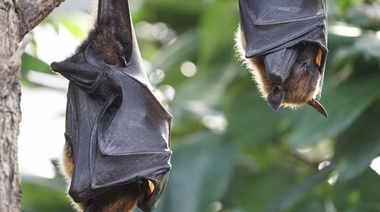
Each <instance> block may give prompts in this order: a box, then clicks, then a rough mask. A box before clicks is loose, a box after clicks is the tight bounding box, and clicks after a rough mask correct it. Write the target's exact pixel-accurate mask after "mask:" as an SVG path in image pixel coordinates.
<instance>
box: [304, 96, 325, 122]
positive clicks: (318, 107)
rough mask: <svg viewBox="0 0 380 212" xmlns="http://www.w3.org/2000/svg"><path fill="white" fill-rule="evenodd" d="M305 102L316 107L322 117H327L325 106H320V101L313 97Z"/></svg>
mask: <svg viewBox="0 0 380 212" xmlns="http://www.w3.org/2000/svg"><path fill="white" fill-rule="evenodd" d="M307 104H309V105H310V106H312V107H313V108H314V109H316V110H317V111H318V112H319V113H320V114H322V115H323V116H324V117H326V118H327V116H328V115H327V112H326V110H325V108H324V107H323V106H322V104H321V103H319V102H318V101H317V100H315V99H312V100H310V101H309V102H308V103H307Z"/></svg>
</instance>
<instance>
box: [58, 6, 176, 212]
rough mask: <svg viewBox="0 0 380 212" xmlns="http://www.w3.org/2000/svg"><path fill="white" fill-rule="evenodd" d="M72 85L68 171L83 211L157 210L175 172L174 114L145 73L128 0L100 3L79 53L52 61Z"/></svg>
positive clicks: (66, 156)
mask: <svg viewBox="0 0 380 212" xmlns="http://www.w3.org/2000/svg"><path fill="white" fill-rule="evenodd" d="M51 67H52V69H53V70H54V71H55V72H58V73H60V74H61V75H63V76H64V77H66V78H67V79H69V80H70V83H69V88H68V94H67V99H68V100H67V113H66V132H65V138H66V143H65V147H64V154H63V160H62V161H63V162H62V167H63V172H64V173H65V174H66V178H67V182H68V184H69V195H70V196H71V198H72V199H73V200H74V202H76V203H78V204H77V207H78V210H81V211H105V212H106V211H131V210H132V209H133V208H134V207H135V205H136V204H137V205H138V206H139V207H140V208H141V209H142V210H144V211H151V210H153V209H154V208H155V207H156V204H157V202H158V200H159V198H160V196H161V194H162V192H163V190H164V188H165V186H166V183H167V180H168V175H169V172H170V169H171V165H170V157H171V154H172V152H171V150H170V148H169V145H170V127H171V119H172V116H171V115H170V114H169V113H168V112H167V111H166V110H165V108H164V107H163V106H162V105H161V104H160V102H159V101H158V100H157V99H156V97H155V95H154V92H153V89H152V86H151V85H150V83H149V81H148V79H147V77H146V75H145V73H144V71H143V69H142V61H141V56H140V52H139V49H138V45H137V41H136V37H135V34H134V31H133V26H132V22H131V20H130V14H129V7H128V1H127V0H99V4H98V17H97V21H96V24H95V27H94V29H93V30H92V31H91V32H90V33H89V36H88V38H87V39H86V40H85V41H84V42H83V43H82V44H81V45H80V46H79V48H78V49H77V51H76V53H75V54H74V55H73V56H71V57H70V58H68V59H66V60H64V61H62V62H58V63H57V62H54V63H52V64H51Z"/></svg>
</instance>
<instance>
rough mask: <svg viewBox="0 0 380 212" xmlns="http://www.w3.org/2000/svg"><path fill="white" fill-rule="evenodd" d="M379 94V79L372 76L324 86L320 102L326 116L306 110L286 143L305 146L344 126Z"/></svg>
mask: <svg viewBox="0 0 380 212" xmlns="http://www.w3.org/2000/svg"><path fill="white" fill-rule="evenodd" d="M379 95H380V83H379V80H378V79H376V78H374V77H372V78H367V79H360V80H359V79H357V80H351V81H347V82H345V83H343V84H342V85H341V86H339V87H337V88H336V89H327V90H325V92H324V95H323V96H322V99H321V103H322V104H323V105H324V106H325V108H326V110H327V112H328V113H329V116H328V117H327V118H324V117H322V116H321V115H320V114H318V113H316V112H315V111H307V112H306V113H305V114H304V116H303V118H302V119H301V120H300V121H299V122H298V123H297V125H296V126H295V127H294V130H293V132H292V133H291V134H290V138H289V140H290V145H291V147H292V148H294V147H305V146H309V145H312V144H314V143H315V142H317V141H319V140H322V139H324V138H328V137H330V136H334V135H336V134H338V133H340V132H341V131H343V130H344V129H346V128H347V127H348V126H349V125H350V124H352V122H354V121H355V119H356V118H357V117H358V116H359V115H360V114H361V113H362V112H363V111H364V110H365V109H366V108H367V107H368V106H369V105H370V104H371V103H372V102H373V101H374V100H375V99H376V98H377V97H379Z"/></svg>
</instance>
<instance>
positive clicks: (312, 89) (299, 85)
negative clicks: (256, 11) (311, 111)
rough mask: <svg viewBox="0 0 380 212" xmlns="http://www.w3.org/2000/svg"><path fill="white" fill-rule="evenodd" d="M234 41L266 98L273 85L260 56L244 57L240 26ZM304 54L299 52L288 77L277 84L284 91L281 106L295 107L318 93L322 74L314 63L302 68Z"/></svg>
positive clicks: (244, 46)
mask: <svg viewBox="0 0 380 212" xmlns="http://www.w3.org/2000/svg"><path fill="white" fill-rule="evenodd" d="M235 41H236V45H235V47H236V50H237V53H238V54H239V56H240V59H241V60H242V61H243V62H244V63H245V64H246V66H247V68H248V69H250V71H251V73H252V76H253V79H254V80H255V82H256V84H257V87H258V89H259V91H260V93H261V96H262V97H263V98H264V99H265V100H266V99H267V97H268V95H269V93H270V92H271V91H272V89H273V87H274V86H275V85H274V84H272V83H271V82H270V81H269V80H268V77H267V71H266V68H265V65H264V61H263V58H262V57H261V56H255V57H251V58H245V52H246V41H245V38H244V34H243V33H242V31H241V29H240V26H239V27H238V30H237V32H236V36H235ZM305 56H307V55H305V54H304V53H303V52H301V54H300V55H299V56H298V59H297V61H296V62H295V64H294V66H293V68H292V71H291V73H290V75H289V77H288V78H287V79H286V80H285V82H284V83H283V84H281V85H277V86H279V87H281V90H282V91H284V93H285V97H284V101H283V102H282V104H281V106H284V107H290V108H293V109H296V108H298V107H300V106H302V105H304V104H306V103H308V102H310V101H311V100H312V99H314V98H315V97H316V95H317V93H318V90H319V88H318V86H319V82H320V80H321V78H322V76H321V74H320V72H319V71H317V70H315V69H316V68H317V66H316V65H311V66H310V65H308V66H307V67H306V70H305V69H302V67H301V66H302V65H303V64H302V59H303V57H305ZM313 61H315V60H313Z"/></svg>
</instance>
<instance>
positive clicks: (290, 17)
mask: <svg viewBox="0 0 380 212" xmlns="http://www.w3.org/2000/svg"><path fill="white" fill-rule="evenodd" d="M239 12H240V25H239V28H238V31H237V33H236V46H237V51H238V54H239V55H240V57H241V58H242V60H243V61H244V62H245V63H246V65H247V67H248V68H249V69H250V70H251V73H252V75H253V79H254V80H255V81H256V84H257V86H258V89H259V91H260V93H261V95H262V97H263V98H264V99H266V101H267V103H268V105H269V107H270V108H271V109H272V110H273V111H275V112H276V111H277V110H278V109H279V107H280V106H284V107H290V108H293V109H296V108H298V107H300V106H302V105H304V104H309V105H311V106H312V107H313V108H315V109H316V110H317V111H318V112H320V113H321V114H322V115H324V116H326V117H327V112H326V110H325V109H324V108H323V106H322V105H321V104H320V103H319V102H318V101H319V99H320V97H321V91H322V86H323V76H324V69H325V61H326V56H327V47H326V39H327V37H326V29H325V28H326V23H325V21H326V2H325V0H318V1H315V0H284V1H278V0H239Z"/></svg>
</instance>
